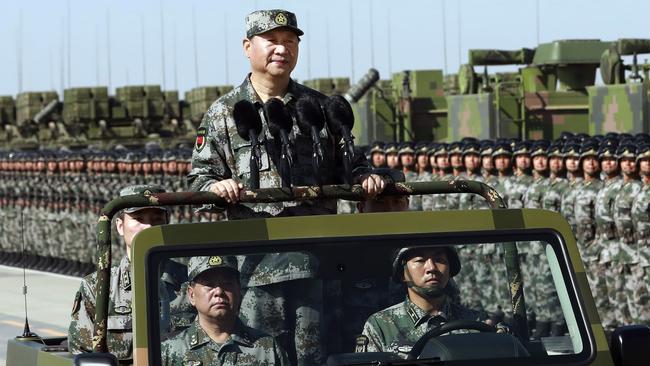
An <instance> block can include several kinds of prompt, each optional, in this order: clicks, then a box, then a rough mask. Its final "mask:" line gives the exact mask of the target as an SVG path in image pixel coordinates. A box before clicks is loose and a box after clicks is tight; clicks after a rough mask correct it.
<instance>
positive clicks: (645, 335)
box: [609, 325, 650, 366]
mask: <svg viewBox="0 0 650 366" xmlns="http://www.w3.org/2000/svg"><path fill="white" fill-rule="evenodd" d="M648 347H650V328H648V327H647V326H645V325H626V326H622V327H618V328H616V330H614V333H612V338H611V340H610V345H609V349H610V351H611V353H612V359H614V364H615V365H617V366H623V365H643V364H645V363H646V362H647V361H648V355H647V352H648Z"/></svg>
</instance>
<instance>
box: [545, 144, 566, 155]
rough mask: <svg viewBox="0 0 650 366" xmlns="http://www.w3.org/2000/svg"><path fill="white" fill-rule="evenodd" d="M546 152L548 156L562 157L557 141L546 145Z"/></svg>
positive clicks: (560, 146) (560, 147) (560, 145)
mask: <svg viewBox="0 0 650 366" xmlns="http://www.w3.org/2000/svg"><path fill="white" fill-rule="evenodd" d="M547 154H548V156H549V157H560V158H561V157H564V155H563V154H562V144H561V143H559V142H558V143H554V144H551V145H550V146H549V147H548V150H547Z"/></svg>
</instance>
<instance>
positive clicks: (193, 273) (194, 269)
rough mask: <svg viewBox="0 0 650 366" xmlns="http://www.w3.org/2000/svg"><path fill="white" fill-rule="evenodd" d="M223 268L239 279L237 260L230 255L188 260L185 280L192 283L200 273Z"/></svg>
mask: <svg viewBox="0 0 650 366" xmlns="http://www.w3.org/2000/svg"><path fill="white" fill-rule="evenodd" d="M214 268H224V269H226V270H228V271H231V272H232V273H233V274H235V276H236V277H237V279H239V270H238V269H237V258H235V257H234V256H232V255H212V256H200V257H192V258H190V261H189V263H188V264H187V279H188V280H189V281H190V282H192V281H194V279H195V278H196V277H197V276H198V275H200V274H201V273H203V272H205V271H208V270H211V269H214Z"/></svg>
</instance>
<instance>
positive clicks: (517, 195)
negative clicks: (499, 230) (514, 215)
mask: <svg viewBox="0 0 650 366" xmlns="http://www.w3.org/2000/svg"><path fill="white" fill-rule="evenodd" d="M532 183H533V177H531V176H530V175H526V174H520V175H513V176H512V180H511V184H512V185H511V187H509V188H507V189H506V194H507V196H508V208H523V207H524V195H525V194H526V191H527V190H528V187H529V186H530V185H531V184H532Z"/></svg>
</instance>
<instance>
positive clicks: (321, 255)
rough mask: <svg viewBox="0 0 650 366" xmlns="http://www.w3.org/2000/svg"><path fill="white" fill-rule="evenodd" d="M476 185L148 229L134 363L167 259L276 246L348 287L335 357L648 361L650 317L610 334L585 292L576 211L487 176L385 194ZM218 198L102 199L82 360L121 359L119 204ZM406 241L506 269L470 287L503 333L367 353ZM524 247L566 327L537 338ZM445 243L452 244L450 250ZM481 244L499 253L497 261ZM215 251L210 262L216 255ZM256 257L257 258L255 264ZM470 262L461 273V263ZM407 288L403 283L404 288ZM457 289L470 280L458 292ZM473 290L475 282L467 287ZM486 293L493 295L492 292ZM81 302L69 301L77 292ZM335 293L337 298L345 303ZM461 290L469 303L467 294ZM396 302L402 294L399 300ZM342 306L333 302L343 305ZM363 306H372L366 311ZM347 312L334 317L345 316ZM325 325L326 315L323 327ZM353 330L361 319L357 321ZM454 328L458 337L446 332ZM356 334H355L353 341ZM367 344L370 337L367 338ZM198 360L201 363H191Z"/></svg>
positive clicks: (148, 356) (145, 345)
mask: <svg viewBox="0 0 650 366" xmlns="http://www.w3.org/2000/svg"><path fill="white" fill-rule="evenodd" d="M447 193H466V194H480V195H481V196H483V197H484V198H485V199H486V200H487V201H488V203H489V204H490V207H491V208H492V209H490V210H471V211H441V212H431V211H429V212H415V211H409V212H386V213H366V214H354V215H323V216H303V217H282V218H280V217H276V218H268V219H252V220H239V221H225V222H211V223H198V224H179V225H166V226H158V227H152V228H148V229H145V230H144V231H142V232H141V233H139V234H138V235H137V237H136V238H135V241H134V243H133V248H132V262H131V263H132V276H131V282H130V284H131V286H132V294H133V296H132V302H131V304H130V306H131V309H132V315H133V363H134V364H135V365H158V364H160V363H161V341H162V340H163V339H165V337H166V336H168V335H167V334H166V333H165V332H166V329H168V328H167V326H168V324H169V323H168V319H169V316H170V315H171V314H170V310H169V307H168V306H164V304H166V303H168V301H169V298H166V297H165V295H164V294H165V292H164V291H161V286H160V284H161V281H163V279H162V276H161V273H162V270H161V269H162V268H163V267H165V265H166V263H168V261H170V260H171V261H175V262H177V263H181V262H185V263H187V262H186V261H187V260H188V259H189V258H190V257H195V256H210V259H211V263H212V262H214V263H215V264H218V263H222V258H224V257H226V256H238V258H239V260H241V261H243V262H245V263H247V260H248V259H250V260H252V262H251V263H257V262H256V261H258V260H259V258H260V257H261V258H264V256H267V255H271V256H277V255H281V254H299V255H301V256H303V257H307V258H309V260H310V263H312V264H314V265H315V267H314V268H315V273H316V275H315V278H316V279H317V280H318V281H322V284H323V288H332V286H334V287H336V286H339V288H343V289H345V290H346V291H345V292H344V294H345V296H343V297H335V298H332V297H325V296H324V297H323V300H322V306H323V308H322V311H323V313H322V314H323V317H325V318H326V319H328V323H327V324H326V325H327V326H326V327H324V328H323V330H322V336H321V346H323V349H326V350H327V353H326V354H325V355H324V357H323V363H325V362H327V364H328V365H365V364H367V365H379V364H386V365H392V364H395V365H398V364H399V365H409V364H413V365H422V364H463V365H467V364H480V365H484V364H495V363H497V362H498V363H499V364H518V365H522V364H523V365H527V364H530V365H542V364H544V365H547V364H554V365H563V364H567V365H568V364H571V365H578V364H579V365H639V364H643V363H644V362H645V360H646V359H647V357H646V356H645V354H644V352H643V351H645V346H647V344H648V342H650V328H648V327H642V326H628V327H622V328H619V329H617V330H616V332H615V333H614V334H613V336H612V337H611V343H609V344H608V342H607V339H606V336H605V333H604V331H603V328H602V326H601V324H600V319H599V316H598V311H597V309H596V307H595V305H594V300H593V297H592V295H591V293H590V291H589V286H588V284H587V277H586V275H585V269H584V266H583V264H582V261H581V259H580V253H579V251H578V247H577V245H576V241H575V238H574V236H573V234H572V232H571V229H570V227H569V225H568V224H567V222H566V221H565V220H564V219H563V218H562V217H561V216H560V215H559V214H558V213H554V212H550V211H544V210H533V209H507V208H505V204H504V203H503V201H502V199H501V198H500V197H499V195H498V194H497V193H496V192H495V191H494V190H493V189H492V188H490V187H488V186H486V185H484V184H483V183H479V182H471V181H455V182H453V183H451V184H450V183H449V182H426V183H425V182H419V183H396V184H389V185H387V187H386V189H385V191H384V193H382V196H383V197H388V196H401V195H409V194H447ZM321 198H345V199H350V200H362V199H363V190H362V188H361V187H360V186H358V185H354V186H347V185H346V186H322V187H293V188H285V189H262V190H256V191H243V192H242V194H241V201H242V202H248V203H255V202H258V203H259V202H277V201H287V200H305V199H307V200H314V199H321ZM181 204H183V205H185V204H193V205H201V204H216V205H218V206H220V207H225V205H226V203H225V201H224V200H222V199H221V198H219V197H218V196H216V195H214V194H212V193H210V192H192V193H189V192H188V193H160V194H151V193H150V192H145V193H144V194H143V195H134V196H127V197H122V198H119V199H116V200H113V201H112V202H110V203H109V204H108V205H107V206H105V207H104V209H103V210H102V213H101V216H100V220H99V224H98V235H99V240H98V250H99V255H98V263H97V265H98V269H97V271H98V272H97V276H98V277H97V278H98V286H97V289H96V299H97V307H96V316H95V332H94V338H93V340H94V341H93V349H94V353H90V354H83V355H77V356H75V357H74V362H76V363H75V364H77V365H91V364H92V365H97V364H103V365H109V364H116V360H115V358H114V356H113V355H111V354H109V353H106V351H107V340H108V339H107V338H110V333H108V335H107V329H106V327H107V320H108V324H112V323H111V319H110V318H109V315H108V310H109V307H110V306H112V305H111V304H110V302H109V297H108V285H109V282H110V281H111V279H110V278H109V277H110V266H111V261H112V258H111V254H110V253H111V251H110V245H111V244H110V243H111V238H110V235H111V234H110V233H111V230H110V225H111V218H112V217H113V216H114V215H115V214H116V213H117V212H119V211H120V210H121V209H124V208H128V207H145V206H172V205H181ZM405 247H408V248H409V249H414V250H426V249H435V248H440V247H444V248H453V251H455V252H457V253H458V258H459V261H458V265H457V268H459V272H458V273H459V274H458V275H457V276H460V277H454V279H455V280H456V283H457V287H458V288H460V289H463V288H465V287H471V286H472V285H473V284H474V285H475V283H473V282H472V281H471V277H469V276H470V273H471V270H472V269H473V268H474V269H475V268H477V267H478V266H488V268H486V269H487V270H488V273H492V274H497V275H500V276H501V285H500V286H498V288H497V289H495V291H492V295H489V294H488V292H490V291H491V290H489V289H487V288H480V287H478V288H477V287H475V286H474V287H473V289H474V294H475V295H478V299H479V300H485V301H484V303H483V306H484V307H486V308H488V307H490V306H493V305H495V303H504V304H508V306H509V308H510V315H509V317H506V318H505V319H504V320H500V321H503V323H506V324H507V326H506V328H501V329H505V330H506V332H500V333H496V332H495V331H496V328H495V327H494V326H493V324H492V325H491V324H488V323H487V322H483V321H474V320H468V319H464V320H463V319H460V320H459V321H450V322H447V323H444V324H442V325H441V326H435V327H432V328H431V329H429V330H428V331H425V332H424V333H423V334H422V335H421V336H420V337H419V338H417V339H416V342H415V343H414V344H412V346H410V347H408V348H407V349H402V348H400V349H398V350H397V351H396V352H355V350H356V351H359V350H360V349H359V346H363V344H359V343H358V340H359V338H355V337H354V334H355V333H357V334H358V333H359V332H361V331H362V329H363V328H362V327H363V324H364V322H365V321H366V319H367V315H368V314H372V313H374V312H377V311H379V310H381V309H383V308H384V307H386V306H390V305H392V303H391V293H392V292H394V293H395V294H396V296H395V298H397V300H396V301H395V302H400V301H403V299H404V292H403V291H404V288H403V285H404V283H401V286H398V287H395V286H396V285H397V284H398V283H399V281H397V283H396V282H393V283H392V285H389V283H390V281H391V278H394V275H395V273H399V272H395V271H396V268H397V270H399V268H400V267H398V265H399V263H400V262H399V261H397V260H395V259H396V256H395V253H398V257H397V258H399V253H400V252H401V250H402V249H403V248H405ZM519 252H526V253H528V257H527V258H528V260H529V261H530V259H531V257H530V256H531V253H537V257H535V258H536V259H535V261H534V262H532V263H531V262H527V263H528V268H530V267H531V266H539V265H546V266H548V269H549V271H548V272H549V278H548V279H547V281H548V283H546V285H550V286H551V288H552V289H553V291H551V292H548V293H549V294H552V295H551V296H553V297H554V298H555V299H556V300H557V301H558V303H559V306H560V314H561V315H560V317H561V318H562V320H563V321H564V322H565V323H566V326H567V328H566V330H565V331H564V332H562V333H561V334H559V335H556V336H552V337H545V338H541V339H537V340H531V339H530V338H529V335H530V333H529V331H528V322H529V319H528V318H527V317H528V312H527V306H529V305H528V304H527V303H526V301H525V296H526V294H527V293H528V292H529V291H534V290H535V289H536V288H537V287H536V285H537V284H536V283H534V282H531V281H528V282H527V279H528V278H529V273H527V272H526V271H525V270H522V268H524V267H522V264H523V263H526V262H525V261H526V259H525V258H524V257H522V256H520V254H519ZM448 253H450V252H448ZM478 253H493V254H494V255H492V256H490V258H489V259H490V261H487V258H488V257H487V256H485V257H484V256H479V255H478ZM213 258H214V261H212V259H213ZM249 264H250V263H249ZM463 268H466V269H465V272H463ZM400 291H402V292H400ZM461 293H462V291H461ZM465 293H467V292H465ZM488 299H489V301H487V300H488ZM71 301H72V299H71ZM339 301H340V303H338V302H339ZM458 301H462V299H459V300H458ZM395 302H393V303H395ZM337 303H338V305H337ZM360 308H363V311H361V312H360ZM337 314H338V315H337ZM324 325H325V324H324ZM350 328H353V329H350ZM447 333H449V334H447ZM65 340H66V338H65V337H54V338H34V337H26V338H21V337H18V338H15V339H11V340H9V343H8V350H7V365H9V366H13V365H70V364H72V363H73V355H71V354H70V353H68V352H67V351H66V344H65ZM355 340H357V342H356V343H355ZM362 348H363V347H362ZM185 361H187V362H190V361H192V362H195V363H193V364H199V362H201V360H190V359H187V360H185Z"/></svg>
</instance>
